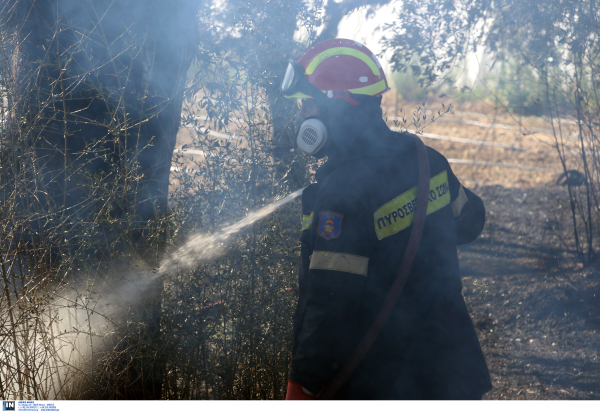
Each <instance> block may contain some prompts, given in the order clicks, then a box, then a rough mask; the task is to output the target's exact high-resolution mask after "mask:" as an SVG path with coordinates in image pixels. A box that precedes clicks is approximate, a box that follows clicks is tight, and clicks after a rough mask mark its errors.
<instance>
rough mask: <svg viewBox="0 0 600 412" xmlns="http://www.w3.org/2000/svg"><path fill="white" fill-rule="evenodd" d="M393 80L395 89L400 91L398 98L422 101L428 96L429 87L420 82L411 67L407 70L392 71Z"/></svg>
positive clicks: (397, 91)
mask: <svg viewBox="0 0 600 412" xmlns="http://www.w3.org/2000/svg"><path fill="white" fill-rule="evenodd" d="M391 80H392V82H393V83H394V90H395V91H396V93H398V99H403V100H406V101H409V102H421V101H423V100H425V98H426V97H427V93H428V91H427V89H426V88H424V87H423V86H421V85H420V84H419V81H418V76H415V75H414V73H413V71H412V69H411V68H409V69H408V70H407V71H405V72H394V73H392V76H391Z"/></svg>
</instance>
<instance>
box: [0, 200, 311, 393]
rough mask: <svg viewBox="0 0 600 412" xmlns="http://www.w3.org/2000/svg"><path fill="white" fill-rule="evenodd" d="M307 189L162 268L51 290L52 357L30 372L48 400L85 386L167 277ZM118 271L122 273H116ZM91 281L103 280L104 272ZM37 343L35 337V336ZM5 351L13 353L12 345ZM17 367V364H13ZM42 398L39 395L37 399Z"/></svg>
mask: <svg viewBox="0 0 600 412" xmlns="http://www.w3.org/2000/svg"><path fill="white" fill-rule="evenodd" d="M303 190H304V188H302V189H299V190H296V191H295V192H293V193H291V194H289V195H288V196H286V197H284V198H282V199H280V200H277V201H275V202H273V203H271V204H269V205H267V206H264V207H263V208H261V209H259V210H256V211H254V212H251V213H249V214H248V215H247V216H246V217H245V218H243V219H241V220H240V221H238V222H236V223H234V224H232V225H229V226H226V227H223V228H222V229H221V230H219V231H218V232H217V233H214V234H205V233H195V234H193V235H191V236H190V237H189V239H188V240H187V241H185V242H184V244H183V245H182V246H180V247H179V248H177V249H176V250H175V251H173V252H172V253H171V254H170V255H169V256H168V257H167V258H166V259H164V260H163V262H162V263H161V265H160V267H159V268H158V269H155V270H152V269H151V268H147V267H142V266H139V267H138V269H137V270H131V268H128V269H127V268H125V269H124V270H123V271H122V272H121V273H120V274H118V275H117V274H115V273H114V274H113V275H112V276H111V277H110V278H109V280H107V281H105V283H103V284H89V283H84V282H80V283H79V284H78V285H74V284H67V285H66V286H63V287H62V288H61V289H57V290H54V291H53V292H52V296H53V302H52V305H51V308H50V310H49V311H47V312H46V313H45V314H43V315H41V316H40V317H39V319H38V320H39V321H40V322H43V323H44V324H45V325H46V330H48V331H49V332H50V333H49V335H50V336H51V337H52V341H48V340H45V338H42V336H41V335H40V337H39V342H37V343H35V344H33V346H38V345H43V346H44V347H46V348H47V349H48V350H47V353H49V354H50V356H49V357H48V358H45V359H41V358H40V359H32V360H31V362H33V363H32V365H31V366H30V369H32V370H37V371H39V372H38V374H39V375H40V376H42V377H43V379H44V380H45V381H46V382H47V387H46V390H47V391H48V392H47V393H46V394H45V396H46V397H50V398H64V397H67V396H68V392H69V391H75V390H76V389H75V388H74V386H76V385H78V384H81V382H80V381H79V380H78V379H77V376H78V375H80V374H81V372H82V371H83V372H85V373H86V374H90V373H91V374H93V372H94V368H95V367H96V363H97V362H98V357H99V356H100V354H106V353H109V352H110V350H111V348H112V347H113V346H114V345H115V344H116V343H115V339H114V338H117V340H118V339H121V337H120V335H119V327H120V326H121V325H120V323H121V322H122V319H125V318H127V314H128V311H129V310H130V308H131V307H135V306H136V305H137V304H139V303H140V300H141V299H142V298H143V297H144V296H146V292H147V290H148V288H150V287H152V286H153V285H155V284H156V282H158V281H160V278H162V277H163V276H166V275H169V274H174V273H175V272H177V271H180V270H186V269H192V268H195V267H198V266H200V265H202V264H203V263H206V262H209V261H211V260H212V259H215V258H217V257H219V256H221V255H222V254H223V253H225V252H226V251H227V249H228V247H229V246H230V245H231V244H232V242H233V241H234V240H235V236H236V235H237V234H239V233H240V232H242V231H243V230H244V229H246V228H248V227H249V226H250V225H252V224H253V223H255V222H257V221H259V220H261V219H263V218H265V217H266V216H268V215H270V214H271V213H273V212H274V211H276V210H277V209H279V208H280V207H282V206H283V205H285V204H287V203H289V202H291V201H292V200H294V199H296V198H297V197H298V196H300V194H301V193H302V191H303ZM115 272H119V271H118V270H115ZM94 275H95V276H89V278H91V279H98V278H102V276H99V274H94ZM34 339H35V338H34ZM8 345H9V347H8V348H5V350H10V349H11V348H10V345H12V343H10V342H9V343H8ZM14 366H16V365H14ZM37 397H39V396H37Z"/></svg>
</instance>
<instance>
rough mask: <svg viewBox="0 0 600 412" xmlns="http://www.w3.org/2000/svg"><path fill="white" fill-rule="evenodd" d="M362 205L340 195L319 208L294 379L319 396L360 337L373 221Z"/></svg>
mask: <svg viewBox="0 0 600 412" xmlns="http://www.w3.org/2000/svg"><path fill="white" fill-rule="evenodd" d="M332 192H333V190H332ZM357 202H358V200H357V199H352V198H351V195H350V196H349V195H348V193H343V194H340V193H339V192H338V194H337V195H336V194H334V193H326V194H325V195H323V196H320V198H319V199H318V200H317V202H316V203H315V210H314V215H313V222H312V227H311V231H312V232H311V236H312V239H313V240H312V241H313V253H312V256H311V258H310V266H309V272H308V287H307V292H306V293H307V296H306V299H307V300H306V307H305V313H304V318H303V323H302V327H301V329H300V333H299V335H298V346H297V349H296V352H295V353H294V358H293V360H292V368H291V373H290V380H291V381H294V382H297V383H298V384H300V385H301V386H302V387H304V388H305V389H306V390H308V391H310V392H312V393H315V394H318V393H319V392H320V391H321V390H322V389H323V387H324V385H326V384H327V383H328V382H330V381H331V380H332V379H333V377H334V376H335V374H336V373H337V372H338V371H339V370H340V368H341V367H342V366H343V365H344V364H345V363H346V362H347V361H348V359H349V357H350V355H351V353H352V351H353V350H354V349H355V347H356V344H357V339H358V338H359V337H360V336H359V335H360V332H359V330H358V319H359V317H360V313H361V311H360V304H361V298H362V292H363V290H364V287H365V281H366V276H367V270H368V261H369V259H368V257H367V256H368V251H367V248H368V247H369V246H368V244H369V243H370V242H369V239H368V238H367V234H368V228H371V231H372V227H371V225H370V224H369V223H371V222H372V221H371V220H368V219H367V217H366V216H364V215H363V213H361V212H360V210H362V209H361V207H360V206H358V205H357ZM371 219H372V218H371Z"/></svg>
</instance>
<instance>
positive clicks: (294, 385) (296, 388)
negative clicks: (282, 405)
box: [285, 379, 315, 401]
mask: <svg viewBox="0 0 600 412" xmlns="http://www.w3.org/2000/svg"><path fill="white" fill-rule="evenodd" d="M285 400H286V401H314V400H315V395H313V394H312V393H310V392H309V391H308V390H306V389H304V388H303V387H302V385H300V384H299V383H298V382H294V381H291V380H289V379H288V387H287V393H286V394H285Z"/></svg>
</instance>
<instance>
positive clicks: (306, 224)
mask: <svg viewBox="0 0 600 412" xmlns="http://www.w3.org/2000/svg"><path fill="white" fill-rule="evenodd" d="M312 218H313V214H312V213H311V214H310V215H302V230H307V229H310V227H311V225H312Z"/></svg>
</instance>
